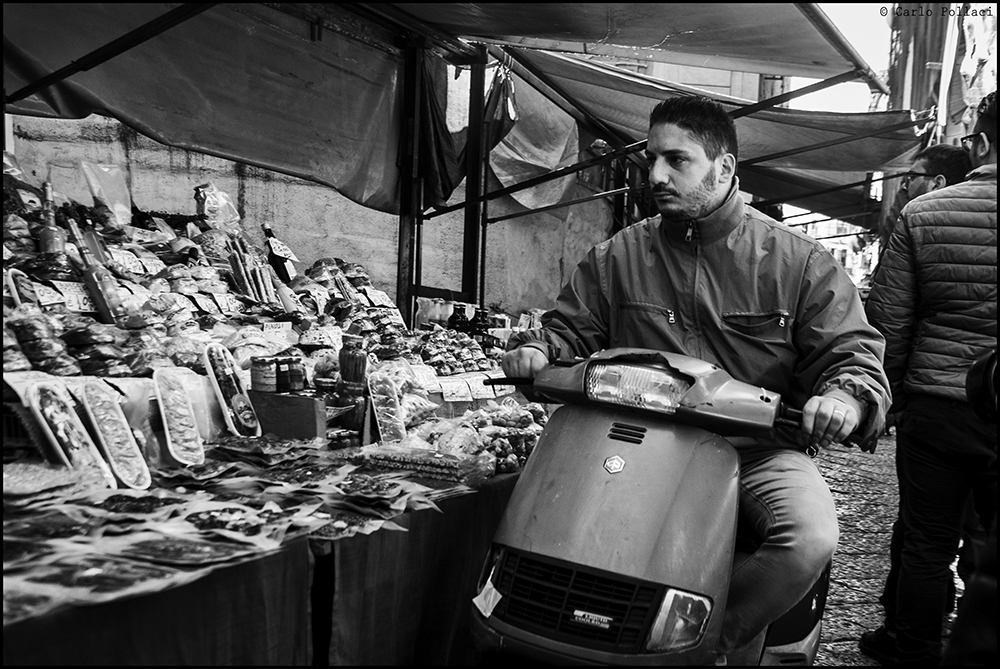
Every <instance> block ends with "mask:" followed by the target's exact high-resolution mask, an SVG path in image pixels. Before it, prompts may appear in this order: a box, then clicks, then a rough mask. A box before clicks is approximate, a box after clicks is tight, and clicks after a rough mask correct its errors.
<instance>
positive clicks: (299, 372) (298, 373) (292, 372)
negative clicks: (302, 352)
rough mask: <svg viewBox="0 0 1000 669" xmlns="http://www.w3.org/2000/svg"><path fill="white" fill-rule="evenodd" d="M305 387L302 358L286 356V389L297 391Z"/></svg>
mask: <svg viewBox="0 0 1000 669" xmlns="http://www.w3.org/2000/svg"><path fill="white" fill-rule="evenodd" d="M305 387H306V366H305V363H303V362H302V358H299V357H297V356H289V357H288V390H289V391H290V392H298V391H300V390H305Z"/></svg>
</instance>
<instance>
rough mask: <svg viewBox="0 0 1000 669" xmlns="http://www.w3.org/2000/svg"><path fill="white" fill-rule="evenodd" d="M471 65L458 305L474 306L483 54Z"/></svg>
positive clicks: (480, 204) (479, 204)
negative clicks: (472, 303) (461, 303)
mask: <svg viewBox="0 0 1000 669" xmlns="http://www.w3.org/2000/svg"><path fill="white" fill-rule="evenodd" d="M480 53H481V54H482V61H481V62H479V63H475V64H474V65H472V70H471V74H472V80H471V82H470V85H469V131H468V134H467V135H466V140H465V225H464V227H463V229H462V233H463V240H462V241H463V244H462V301H463V302H476V301H477V300H476V293H477V290H476V286H477V284H478V282H479V254H480V248H479V225H480V222H479V218H480V214H481V212H482V209H481V207H482V204H483V202H482V200H481V199H480V195H482V192H483V172H484V170H483V167H484V166H483V116H484V114H483V112H484V111H485V110H484V109H483V108H484V106H485V104H486V50H485V49H483V48H482V47H480Z"/></svg>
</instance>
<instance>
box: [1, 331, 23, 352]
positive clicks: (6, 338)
mask: <svg viewBox="0 0 1000 669" xmlns="http://www.w3.org/2000/svg"><path fill="white" fill-rule="evenodd" d="M9 349H18V350H20V347H19V346H18V343H17V337H15V336H14V333H13V332H11V331H10V330H8V329H7V326H6V325H4V326H3V350H5V351H6V350H9Z"/></svg>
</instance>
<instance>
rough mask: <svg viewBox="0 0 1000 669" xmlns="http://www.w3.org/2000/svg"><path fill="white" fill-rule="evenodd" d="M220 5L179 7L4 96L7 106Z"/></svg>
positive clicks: (206, 4) (93, 66)
mask: <svg viewBox="0 0 1000 669" xmlns="http://www.w3.org/2000/svg"><path fill="white" fill-rule="evenodd" d="M217 4H219V3H217V2H205V3H201V2H188V3H185V4H183V5H181V6H180V7H176V8H174V9H171V10H170V11H169V12H167V13H166V14H164V15H162V16H159V17H157V18H155V19H153V20H152V21H149V22H147V23H144V24H143V25H141V26H139V27H138V28H136V29H135V30H131V31H129V32H127V33H125V34H124V35H122V36H121V37H119V38H118V39H115V40H112V41H111V42H108V43H107V44H105V45H104V46H102V47H100V48H98V49H95V50H93V51H91V52H90V53H88V54H86V55H85V56H83V57H81V58H79V59H77V60H74V61H72V62H71V63H70V64H69V65H66V66H65V67H61V68H59V69H58V70H56V71H55V72H52V73H50V74H47V75H45V76H44V77H42V78H41V79H39V80H37V81H35V82H33V83H30V84H28V85H27V86H24V87H23V88H20V89H18V90H16V91H14V92H13V93H11V94H10V95H4V104H8V105H9V104H12V103H14V102H17V101H19V100H23V99H25V98H27V97H30V96H32V95H34V94H35V93H37V92H39V91H42V90H45V89H46V88H48V87H49V86H52V85H54V84H57V83H59V82H60V81H62V80H64V79H66V78H68V77H71V76H73V75H74V74H76V73H78V72H86V71H87V70H91V69H93V68H95V67H97V66H98V65H101V64H102V63H106V62H108V61H109V60H111V59H112V58H114V57H116V56H120V55H121V54H123V53H125V52H126V51H128V50H129V49H132V48H134V47H136V46H138V45H140V44H142V43H143V42H145V41H147V40H150V39H152V38H154V37H156V36H157V35H159V34H161V33H163V32H166V31H167V30H170V29H171V28H173V27H174V26H176V25H178V24H180V23H183V22H184V21H187V20H188V19H190V18H193V17H195V16H197V15H198V14H201V13H202V12H204V11H206V10H208V9H211V8H212V7H215V6H216V5H217Z"/></svg>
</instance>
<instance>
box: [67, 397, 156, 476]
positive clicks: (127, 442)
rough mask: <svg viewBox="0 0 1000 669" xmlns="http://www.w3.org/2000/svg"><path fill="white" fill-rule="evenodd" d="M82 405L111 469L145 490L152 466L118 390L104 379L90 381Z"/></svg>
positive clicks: (116, 474)
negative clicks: (118, 394) (140, 447)
mask: <svg viewBox="0 0 1000 669" xmlns="http://www.w3.org/2000/svg"><path fill="white" fill-rule="evenodd" d="M81 394H82V396H83V406H84V409H85V410H86V412H87V417H88V418H89V419H90V423H91V425H93V426H94V432H95V433H96V434H97V445H98V446H99V447H100V449H101V452H102V453H103V454H104V457H105V459H106V460H107V461H108V464H109V465H111V471H113V472H114V473H115V476H116V477H117V478H118V480H119V481H120V482H121V483H123V484H124V485H125V486H127V487H129V488H132V489H134V490H145V489H146V488H148V487H149V484H150V483H151V479H150V476H149V467H148V466H147V465H146V460H145V459H144V458H143V456H142V451H141V450H140V449H139V444H137V443H136V441H135V435H134V434H133V433H132V427H131V426H130V425H129V424H128V420H127V419H126V418H125V412H124V411H122V407H121V404H120V403H119V398H118V396H117V394H116V393H115V392H114V391H112V390H111V389H110V388H108V386H107V384H105V383H104V382H97V381H88V382H87V383H86V384H84V386H83V390H82V393H81Z"/></svg>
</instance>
